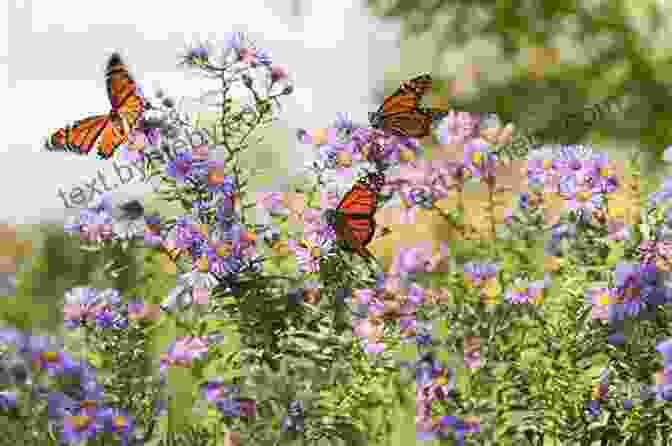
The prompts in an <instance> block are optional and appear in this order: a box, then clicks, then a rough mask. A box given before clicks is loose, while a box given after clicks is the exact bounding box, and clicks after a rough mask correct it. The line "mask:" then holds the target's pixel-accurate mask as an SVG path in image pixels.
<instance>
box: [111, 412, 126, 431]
mask: <svg viewBox="0 0 672 446" xmlns="http://www.w3.org/2000/svg"><path fill="white" fill-rule="evenodd" d="M112 422H113V423H114V425H115V427H116V428H117V429H124V428H126V427H127V426H128V418H126V417H125V416H123V415H117V416H115V417H114V418H112Z"/></svg>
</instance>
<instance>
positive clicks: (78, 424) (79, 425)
mask: <svg viewBox="0 0 672 446" xmlns="http://www.w3.org/2000/svg"><path fill="white" fill-rule="evenodd" d="M92 420H93V418H92V417H90V416H88V415H72V416H69V417H68V421H69V422H70V424H71V425H72V428H73V430H74V431H77V432H81V431H83V430H85V429H86V428H87V427H88V426H89V424H91V421H92Z"/></svg>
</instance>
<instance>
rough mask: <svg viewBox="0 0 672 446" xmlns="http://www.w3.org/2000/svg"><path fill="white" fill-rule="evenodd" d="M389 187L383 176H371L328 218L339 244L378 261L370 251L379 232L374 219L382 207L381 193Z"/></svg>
mask: <svg viewBox="0 0 672 446" xmlns="http://www.w3.org/2000/svg"><path fill="white" fill-rule="evenodd" d="M384 183H385V177H384V175H383V174H381V173H378V172H377V173H370V174H369V175H368V176H367V177H366V178H364V179H363V180H360V181H359V182H357V183H355V185H354V186H353V187H352V189H350V191H348V192H347V193H346V194H345V196H344V197H343V199H341V202H340V203H339V204H338V206H337V207H336V209H333V210H331V212H330V213H328V214H327V221H328V222H329V224H330V225H331V226H332V227H333V228H334V231H335V232H336V237H337V239H338V240H341V241H342V242H344V244H345V246H346V249H348V250H350V251H353V252H355V253H357V254H359V255H360V256H362V257H364V258H370V259H374V260H375V257H374V256H373V254H371V252H370V251H369V250H368V249H367V248H366V245H368V244H369V243H370V242H371V240H372V239H373V236H374V234H375V232H376V220H375V219H374V215H375V213H376V210H377V206H378V193H379V192H380V190H381V189H382V187H383V184H384Z"/></svg>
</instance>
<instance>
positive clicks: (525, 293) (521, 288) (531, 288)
mask: <svg viewBox="0 0 672 446" xmlns="http://www.w3.org/2000/svg"><path fill="white" fill-rule="evenodd" d="M550 281H551V279H550V275H549V274H546V276H545V278H544V279H543V280H537V281H534V282H528V281H524V280H517V281H516V283H515V284H514V285H513V286H512V287H511V288H509V289H508V290H506V299H507V300H508V301H509V302H511V303H513V304H520V303H535V304H540V303H542V301H543V298H544V289H545V288H548V286H549V285H550Z"/></svg>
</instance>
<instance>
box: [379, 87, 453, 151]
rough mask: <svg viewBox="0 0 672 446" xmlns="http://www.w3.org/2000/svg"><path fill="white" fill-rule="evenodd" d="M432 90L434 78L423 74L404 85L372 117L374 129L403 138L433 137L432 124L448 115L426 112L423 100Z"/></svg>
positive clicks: (441, 112)
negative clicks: (422, 104) (431, 133)
mask: <svg viewBox="0 0 672 446" xmlns="http://www.w3.org/2000/svg"><path fill="white" fill-rule="evenodd" d="M431 89H432V77H431V76H430V75H429V74H422V75H420V76H417V77H415V78H413V79H411V80H409V81H406V82H403V83H402V84H401V86H400V87H399V89H398V90H397V91H396V92H395V93H394V94H393V95H391V96H389V97H387V98H385V100H384V101H383V104H382V105H381V106H380V108H379V109H378V110H377V111H376V112H375V113H372V114H371V119H370V120H371V125H372V126H373V127H375V128H382V129H386V130H391V131H393V132H395V133H397V134H399V135H401V136H406V137H412V138H423V137H425V136H427V135H429V134H430V132H431V128H432V124H433V123H434V122H435V121H436V120H438V119H441V118H442V117H444V116H446V115H447V114H448V111H443V110H433V109H425V108H421V107H420V106H419V103H420V99H422V97H423V96H424V95H425V94H427V93H428V92H430V91H431Z"/></svg>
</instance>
